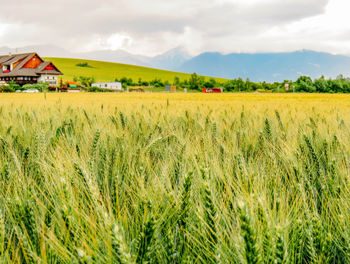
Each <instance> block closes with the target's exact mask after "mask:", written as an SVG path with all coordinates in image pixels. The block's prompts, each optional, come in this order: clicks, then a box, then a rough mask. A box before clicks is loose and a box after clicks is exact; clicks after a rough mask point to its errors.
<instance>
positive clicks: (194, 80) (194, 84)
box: [189, 73, 201, 90]
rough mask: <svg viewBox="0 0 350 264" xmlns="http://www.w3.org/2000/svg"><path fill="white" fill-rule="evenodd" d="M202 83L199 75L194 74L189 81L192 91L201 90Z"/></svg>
mask: <svg viewBox="0 0 350 264" xmlns="http://www.w3.org/2000/svg"><path fill="white" fill-rule="evenodd" d="M200 83H201V80H200V77H199V76H198V75H197V73H193V74H192V75H191V78H190V80H189V85H190V89H192V90H199V89H200Z"/></svg>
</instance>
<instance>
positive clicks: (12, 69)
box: [0, 52, 62, 86]
mask: <svg viewBox="0 0 350 264" xmlns="http://www.w3.org/2000/svg"><path fill="white" fill-rule="evenodd" d="M59 75H62V72H61V71H60V70H59V69H58V68H57V67H56V66H55V65H54V64H53V63H52V62H50V61H44V60H43V59H42V58H40V56H39V55H38V54H37V53H35V52H34V53H23V54H9V55H2V56H0V82H5V83H10V82H11V81H14V82H15V83H17V84H19V85H24V84H34V83H38V82H46V83H49V84H50V85H51V86H57V76H59Z"/></svg>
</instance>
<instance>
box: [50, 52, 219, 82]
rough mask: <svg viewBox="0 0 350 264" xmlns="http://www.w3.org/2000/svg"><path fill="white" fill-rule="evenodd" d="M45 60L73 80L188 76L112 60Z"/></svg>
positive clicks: (167, 79) (172, 78)
mask: <svg viewBox="0 0 350 264" xmlns="http://www.w3.org/2000/svg"><path fill="white" fill-rule="evenodd" d="M45 60H49V61H52V62H53V63H54V64H55V65H56V66H57V67H58V68H59V69H60V70H61V71H62V72H63V74H64V76H63V80H73V78H74V76H86V77H94V78H95V80H96V81H99V82H103V81H114V80H115V78H118V79H119V78H122V77H127V78H132V79H133V80H138V79H139V78H141V79H142V80H145V81H150V80H153V79H155V78H158V79H161V80H163V81H169V82H172V81H173V80H174V77H175V76H177V77H179V78H180V79H182V80H183V79H189V78H190V74H186V73H179V72H172V71H165V70H158V69H153V68H147V67H141V66H134V65H128V64H120V63H112V62H103V61H94V60H83V59H66V58H45ZM77 64H83V65H84V64H85V65H86V64H87V65H88V67H81V66H77ZM206 78H209V77H206ZM215 79H216V80H217V81H223V80H225V79H221V78H215Z"/></svg>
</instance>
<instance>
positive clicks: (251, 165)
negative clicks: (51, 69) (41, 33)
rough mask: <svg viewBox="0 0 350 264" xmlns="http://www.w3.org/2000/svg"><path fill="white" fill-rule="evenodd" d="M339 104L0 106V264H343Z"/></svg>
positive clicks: (345, 227) (40, 99) (120, 98)
mask: <svg viewBox="0 0 350 264" xmlns="http://www.w3.org/2000/svg"><path fill="white" fill-rule="evenodd" d="M349 111H350V96H348V95H306V94H296V95H295V94H287V95H286V94H284V95H278V94H269V95H265V94H219V95H210V94H178V93H177V94H166V93H157V94H151V93H149V94H148V93H146V94H128V93H124V94H51V93H48V94H1V95H0V180H1V185H0V193H1V195H0V263H349V262H350V221H349V220H350V190H349V186H350V185H349V172H350V163H349V162H350V160H349V159H350V115H349Z"/></svg>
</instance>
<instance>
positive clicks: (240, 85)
mask: <svg viewBox="0 0 350 264" xmlns="http://www.w3.org/2000/svg"><path fill="white" fill-rule="evenodd" d="M115 81H119V82H121V83H122V84H123V86H124V87H127V86H154V87H163V86H165V85H175V86H178V87H182V88H187V89H189V90H198V91H200V90H201V89H202V88H214V87H220V88H223V89H224V91H225V92H254V91H261V92H306V93H350V78H346V77H344V76H343V75H341V74H340V75H338V77H337V78H335V79H331V78H330V79H327V78H325V77H324V76H322V77H320V78H318V79H315V80H313V79H312V78H310V77H309V76H300V77H299V78H298V79H297V80H296V81H292V80H285V81H283V82H274V83H267V82H262V83H257V82H251V81H250V80H249V78H247V79H246V80H243V79H242V78H236V79H233V80H228V81H226V82H218V81H217V80H215V79H214V78H211V79H205V78H204V77H203V76H199V75H197V74H196V73H193V74H192V75H191V77H190V79H188V80H187V79H185V80H181V79H180V78H179V77H175V78H174V81H173V83H170V82H169V81H165V82H163V81H162V80H161V79H157V78H155V79H154V80H152V81H150V82H148V81H142V79H141V78H139V79H138V80H137V81H134V80H133V79H131V78H127V77H123V78H120V79H118V78H116V79H115Z"/></svg>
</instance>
